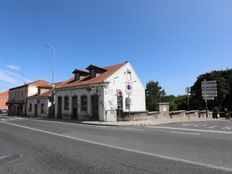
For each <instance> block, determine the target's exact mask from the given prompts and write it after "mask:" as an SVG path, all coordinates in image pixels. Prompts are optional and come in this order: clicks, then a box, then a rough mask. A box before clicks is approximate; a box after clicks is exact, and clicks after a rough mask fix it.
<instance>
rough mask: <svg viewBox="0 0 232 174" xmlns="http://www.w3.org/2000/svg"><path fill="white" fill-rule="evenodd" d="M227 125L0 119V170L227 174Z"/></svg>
mask: <svg viewBox="0 0 232 174" xmlns="http://www.w3.org/2000/svg"><path fill="white" fill-rule="evenodd" d="M197 124H205V125H204V128H203V127H201V128H198V127H197V126H194V125H197ZM206 125H207V126H208V125H209V126H211V125H217V126H218V127H215V126H214V127H213V128H210V130H209V128H206V127H207V126H206ZM224 126H227V129H221V127H224ZM230 126H232V122H230V121H225V122H224V121H215V122H212V121H211V122H204V123H203V122H201V123H199V122H197V123H191V125H190V123H179V124H177V123H176V124H167V125H162V126H154V127H103V126H90V125H82V124H73V123H65V122H56V121H45V120H34V119H25V118H12V117H11V118H10V119H5V118H2V119H1V118H0V173H1V174H6V173H7V174H27V173H36V174H37V173H38V174H39V173H44V174H45V173H46V174H47V173H49V174H53V173H54V174H60V173H65V174H67V173H117V174H118V173H128V174H129V173H133V174H134V173H157V174H158V173H159V174H162V173H165V174H167V173H170V174H172V173H173V174H174V173H176V174H180V173H184V174H190V173H197V174H200V173H202V174H203V173H204V174H205V173H210V174H212V173H220V174H221V173H232V157H231V154H232V147H231V145H232V131H231V130H230V129H229V127H230ZM219 127H220V128H219Z"/></svg>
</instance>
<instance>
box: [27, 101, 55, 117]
mask: <svg viewBox="0 0 232 174" xmlns="http://www.w3.org/2000/svg"><path fill="white" fill-rule="evenodd" d="M35 100H39V102H38V104H37V117H48V114H49V107H50V106H51V102H49V100H48V99H47V98H40V99H28V102H27V115H28V116H35ZM30 104H32V110H31V111H29V108H30ZM42 104H44V113H41V105H42Z"/></svg>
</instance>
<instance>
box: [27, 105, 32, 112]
mask: <svg viewBox="0 0 232 174" xmlns="http://www.w3.org/2000/svg"><path fill="white" fill-rule="evenodd" d="M31 110H32V104H31V103H30V105H29V108H28V111H29V112H31Z"/></svg>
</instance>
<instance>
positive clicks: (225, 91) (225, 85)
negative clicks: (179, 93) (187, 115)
mask: <svg viewBox="0 0 232 174" xmlns="http://www.w3.org/2000/svg"><path fill="white" fill-rule="evenodd" d="M204 79H206V80H216V81H217V93H218V96H217V97H216V98H215V100H212V101H208V106H209V109H211V110H212V109H213V107H215V106H216V107H218V108H219V110H223V109H224V108H228V109H229V110H232V69H227V70H221V71H212V72H210V73H205V74H202V75H199V76H198V78H197V81H196V82H195V83H194V85H193V86H192V88H191V89H192V92H191V98H192V106H193V107H194V108H196V109H203V108H204V107H205V101H204V100H203V98H202V94H201V81H203V80H204Z"/></svg>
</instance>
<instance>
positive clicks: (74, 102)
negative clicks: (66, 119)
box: [72, 96, 78, 119]
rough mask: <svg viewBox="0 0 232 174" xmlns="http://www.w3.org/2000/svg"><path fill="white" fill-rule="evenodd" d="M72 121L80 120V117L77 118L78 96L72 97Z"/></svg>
mask: <svg viewBox="0 0 232 174" xmlns="http://www.w3.org/2000/svg"><path fill="white" fill-rule="evenodd" d="M72 119H78V116H77V96H73V97H72Z"/></svg>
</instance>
